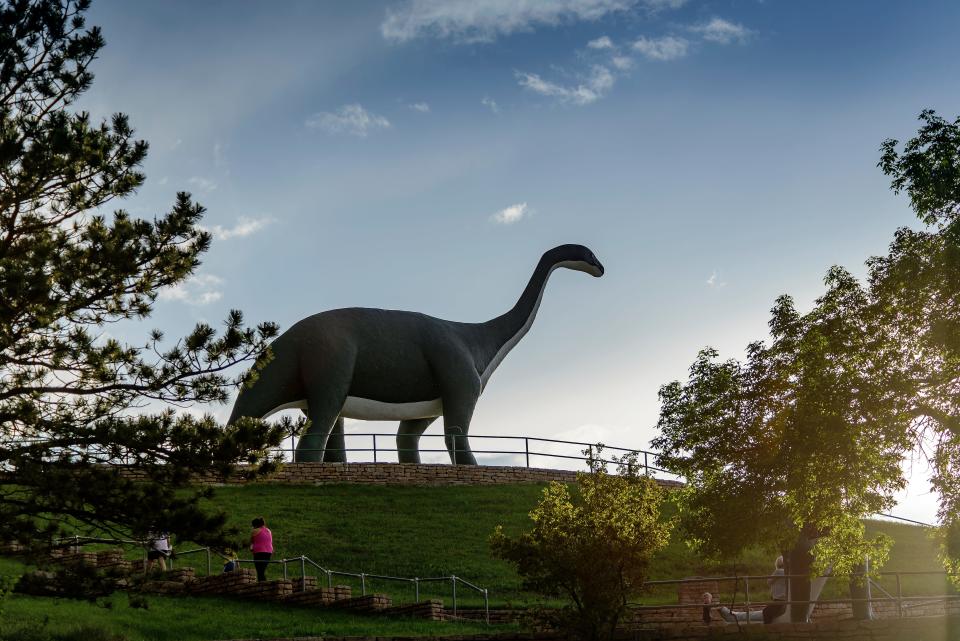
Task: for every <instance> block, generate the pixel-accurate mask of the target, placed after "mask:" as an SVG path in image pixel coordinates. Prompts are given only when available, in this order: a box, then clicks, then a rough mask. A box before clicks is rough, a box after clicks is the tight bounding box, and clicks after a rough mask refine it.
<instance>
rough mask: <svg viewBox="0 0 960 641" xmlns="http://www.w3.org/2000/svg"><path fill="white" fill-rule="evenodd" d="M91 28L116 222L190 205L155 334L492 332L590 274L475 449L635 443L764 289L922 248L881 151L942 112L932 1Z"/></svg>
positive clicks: (458, 4)
mask: <svg viewBox="0 0 960 641" xmlns="http://www.w3.org/2000/svg"><path fill="white" fill-rule="evenodd" d="M89 20H90V23H91V24H98V25H100V26H101V27H102V28H103V31H104V36H105V38H106V41H107V46H106V48H105V49H104V50H103V51H102V53H101V56H100V60H99V61H98V62H97V63H96V66H95V69H94V71H95V73H96V74H97V79H96V81H95V82H94V85H93V88H92V89H91V90H90V91H89V92H88V94H87V95H86V96H85V97H84V98H83V100H82V102H81V104H80V107H82V108H84V109H88V110H90V111H91V112H92V113H93V114H94V115H96V116H106V115H109V114H110V113H112V112H114V111H122V112H124V113H127V114H128V115H129V116H130V118H131V121H132V123H133V125H134V126H135V127H136V128H137V130H138V135H140V136H142V137H143V138H145V139H146V140H148V141H149V142H150V144H151V151H150V156H149V158H148V160H147V162H146V165H145V170H146V173H147V175H148V181H147V184H146V185H145V186H144V187H143V188H142V189H141V191H140V193H139V194H138V195H136V196H135V197H134V198H132V199H130V200H129V201H128V202H127V203H125V207H126V208H127V209H128V210H129V211H130V212H132V213H134V214H136V215H140V216H152V215H155V214H157V213H159V212H163V211H165V210H167V209H168V208H169V207H170V205H171V204H172V202H173V199H174V195H175V193H176V192H177V191H179V190H187V191H191V192H192V193H193V194H194V196H195V197H196V198H197V199H198V200H199V201H200V202H201V203H203V204H204V205H205V206H206V207H207V208H208V210H209V211H208V214H207V217H206V222H205V225H206V226H207V227H208V228H209V229H211V230H212V231H213V232H214V234H215V236H216V241H215V243H214V246H213V249H212V250H211V251H210V252H209V254H208V255H207V257H206V259H205V261H204V264H203V265H202V267H201V268H200V269H199V270H198V272H197V276H196V278H195V280H194V281H192V282H191V283H189V284H188V285H187V286H185V287H183V288H180V289H177V290H175V291H170V292H166V293H165V294H164V296H163V298H162V300H161V301H160V303H159V304H158V307H157V311H156V314H155V315H154V317H153V318H152V319H151V320H152V323H151V326H158V327H161V328H163V329H164V330H166V331H167V334H168V335H169V336H174V335H176V334H177V332H181V333H182V332H184V331H187V330H188V329H189V326H191V325H192V323H194V322H196V321H198V320H205V321H208V322H214V323H215V322H218V321H219V319H221V318H223V316H224V314H225V312H226V310H228V309H230V308H239V309H242V310H244V312H245V313H246V314H247V317H248V319H249V320H251V321H259V320H268V319H269V320H274V321H277V322H279V323H280V324H281V325H282V326H283V327H284V328H286V327H289V326H290V325H291V324H292V323H294V322H295V321H297V320H299V319H300V318H303V317H304V316H307V315H310V314H313V313H316V312H318V311H322V310H325V309H331V308H337V307H346V306H369V307H386V308H399V309H410V310H416V311H422V312H425V313H428V314H432V315H435V316H439V317H441V318H448V319H454V320H464V321H477V320H485V319H487V318H490V317H493V316H495V315H497V314H499V313H501V312H502V311H504V310H505V309H507V308H509V307H510V306H511V305H512V304H513V302H514V300H515V299H516V297H517V296H518V295H519V293H520V291H521V290H522V288H523V286H524V284H525V283H526V280H527V278H528V277H529V275H530V272H531V270H532V268H533V266H534V265H535V263H536V261H537V260H538V258H539V256H540V254H541V253H542V252H543V251H545V250H546V249H549V248H550V247H552V246H554V245H557V244H560V243H567V242H575V243H582V244H585V245H587V246H589V247H590V248H591V249H592V250H593V251H594V252H595V253H596V254H597V256H598V257H599V258H600V260H601V261H603V263H604V265H605V267H606V269H607V272H606V275H605V276H604V277H603V278H601V279H592V278H589V277H587V276H585V275H584V274H581V273H576V272H569V271H561V272H555V273H554V276H553V278H552V280H551V282H550V285H549V286H548V288H547V292H546V295H545V297H544V303H543V306H542V307H541V310H540V313H539V315H538V317H537V321H536V324H535V325H534V327H533V329H532V331H531V332H530V333H529V334H528V335H527V337H526V338H525V339H524V340H523V341H522V342H521V343H520V345H519V346H518V347H517V348H516V349H515V350H514V351H513V352H512V353H511V354H510V356H509V357H508V358H507V360H506V361H505V362H504V364H503V365H502V366H501V367H500V369H499V370H498V371H497V373H496V374H495V375H494V377H493V378H492V379H491V382H490V385H489V386H488V387H487V390H486V392H485V393H484V396H483V397H482V398H481V400H480V403H479V405H478V408H477V412H476V414H475V416H474V421H473V424H472V427H471V433H473V434H523V435H533V436H543V437H551V438H569V439H576V440H584V441H591V442H595V441H598V440H602V441H604V442H606V443H609V444H612V445H622V446H630V447H644V446H646V445H647V443H648V441H649V439H650V438H651V437H652V436H653V434H654V425H655V423H656V418H657V412H658V403H657V389H658V388H659V386H660V385H661V384H663V383H666V382H668V381H670V380H673V379H676V378H681V377H683V376H684V375H685V372H686V368H687V367H688V366H689V364H690V362H691V361H692V359H693V357H694V356H695V354H696V352H697V350H698V349H700V348H701V347H704V346H706V345H711V346H715V347H717V348H718V349H720V350H721V353H722V354H724V355H725V356H739V355H741V354H742V350H743V348H744V346H745V345H746V344H747V343H748V342H750V341H752V340H755V339H758V338H761V337H763V336H765V335H766V322H767V318H768V310H769V309H770V307H771V306H772V304H773V301H774V298H775V297H776V296H777V295H779V294H781V293H789V294H792V295H793V296H794V297H795V298H796V299H797V301H798V302H799V304H800V306H801V307H806V306H808V305H809V304H810V302H811V301H812V300H813V298H815V297H816V295H817V294H818V293H819V292H820V291H821V288H822V282H821V281H822V277H823V275H824V274H825V272H826V270H827V268H828V267H829V266H830V265H831V264H842V265H844V266H847V267H848V268H851V269H853V270H854V271H855V272H857V273H862V272H863V269H862V265H863V261H864V260H865V259H866V258H867V257H868V256H870V255H871V254H876V253H880V252H883V251H884V249H885V247H886V245H887V243H888V242H889V241H890V239H891V237H892V232H893V230H894V229H896V227H898V226H901V225H913V224H915V223H914V219H913V217H912V214H911V212H910V211H909V209H908V207H907V203H906V200H905V199H903V198H901V197H896V196H894V195H892V194H891V193H890V191H889V189H888V182H887V180H886V179H885V177H884V176H883V175H882V174H881V173H880V171H879V170H878V169H876V167H875V165H876V162H877V158H878V147H879V145H880V143H881V142H882V141H883V140H884V139H885V138H887V137H891V136H892V137H898V138H901V139H902V138H904V137H906V136H909V135H910V134H911V133H912V132H913V131H915V130H916V126H917V125H916V116H917V114H918V113H919V112H920V110H921V109H924V108H928V107H929V108H934V109H936V110H938V111H939V112H941V113H942V114H943V115H944V116H948V117H952V116H955V115H956V114H958V113H960V86H958V84H957V83H956V82H955V79H956V78H957V77H960V56H958V55H957V45H956V33H955V26H956V25H957V24H958V21H960V5H958V4H957V3H955V2H948V1H942V2H938V1H924V2H893V1H883V0H873V1H868V0H864V1H859V2H858V1H852V0H851V1H844V2H834V1H823V2H815V1H809V2H796V1H792V2H788V1H786V0H766V1H765V2H762V1H759V0H540V1H539V2H516V1H508V0H448V1H446V2H441V1H439V0H429V1H427V0H414V1H410V0H400V1H397V2H356V3H354V2H351V3H346V2H344V3H321V2H284V3H258V2H229V3H228V2H206V3H188V2H176V1H169V2H150V3H146V2H138V3H130V2H122V1H120V0H99V1H98V2H96V3H95V4H94V7H93V8H92V10H91V11H90V13H89ZM142 330H143V328H142V327H136V328H130V329H129V331H130V336H129V337H130V338H134V337H136V336H139V335H141V334H143V331H142ZM214 410H215V411H216V412H217V413H218V415H220V416H222V417H223V416H225V415H226V414H227V413H228V411H229V408H214ZM348 427H349V429H351V430H353V431H379V432H387V433H390V432H393V431H395V427H394V426H392V425H389V424H351V425H349V426H348ZM428 433H429V434H440V433H441V428H440V426H439V424H437V425H435V426H434V427H432V428H431V429H430V431H429V432H428ZM475 447H479V446H478V444H477V443H475ZM917 476H918V477H919V476H922V474H919V473H918V475H917ZM923 485H924V484H923V482H917V483H914V488H913V492H914V493H915V494H916V493H922V492H924V491H925V489H924V488H923ZM899 513H901V514H904V515H905V516H915V517H917V516H919V517H922V518H924V519H926V520H929V519H931V518H932V509H931V501H930V500H929V497H927V498H923V497H920V498H913V499H911V500H910V501H908V502H906V503H905V504H904V505H901V509H900V510H899Z"/></svg>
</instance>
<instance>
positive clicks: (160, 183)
mask: <svg viewBox="0 0 960 641" xmlns="http://www.w3.org/2000/svg"><path fill="white" fill-rule="evenodd" d="M168 182H170V178H169V177H167V176H164V177H163V178H161V179H160V180H158V181H157V184H158V185H161V186H162V185H166V184H167V183H168Z"/></svg>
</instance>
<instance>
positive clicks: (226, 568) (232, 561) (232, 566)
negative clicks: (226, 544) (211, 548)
mask: <svg viewBox="0 0 960 641" xmlns="http://www.w3.org/2000/svg"><path fill="white" fill-rule="evenodd" d="M238 569H240V560H239V559H238V558H237V553H236V552H234V551H233V550H231V549H230V548H227V550H226V551H225V552H224V560H223V573H224V574H226V573H227V572H233V571H234V570H238Z"/></svg>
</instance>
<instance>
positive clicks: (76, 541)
mask: <svg viewBox="0 0 960 641" xmlns="http://www.w3.org/2000/svg"><path fill="white" fill-rule="evenodd" d="M87 543H108V544H112V545H117V544H123V545H136V546H138V547H142V546H145V544H146V543H147V541H135V540H130V539H108V538H97V537H82V536H79V535H74V536H72V537H67V538H63V539H55V545H64V544H67V545H74V546H80V545H85V544H87ZM200 552H204V553H205V554H206V558H207V576H211V575H212V567H211V555H212V554H216V555H218V556H220V557H221V558H223V559H227V558H228V557H226V556H224V555H223V554H221V553H220V552H218V551H216V550H214V549H213V548H210V547H199V548H194V549H191V550H185V551H183V552H174V554H173V555H171V557H170V559H171V561H170V568H171V569H173V559H174V558H175V557H182V556H187V555H189V554H197V553H200ZM231 560H232V561H233V562H234V563H236V564H237V565H238V566H239V565H240V564H242V563H250V564H255V563H276V564H280V565H282V566H283V578H284V579H285V580H286V579H287V577H288V571H287V565H288V564H289V563H292V562H296V563H299V564H300V580H301V581H304V579H305V577H306V564H308V563H309V564H310V565H312V566H314V567H315V568H317V569H318V570H320V571H321V572H323V573H324V574H325V575H326V577H327V587H329V588H332V587H333V577H334V576H345V577H352V578H356V579H360V594H361V596H366V594H367V581H366V580H367V579H373V580H377V581H394V582H403V583H412V584H413V586H414V593H415V596H414V599H415V601H417V602H419V601H420V584H421V583H436V582H447V581H449V582H450V585H451V595H452V601H453V616H457V583H458V582H459V583H460V584H462V585H465V586H466V587H468V588H470V589H472V590H474V591H476V592H477V593H479V594H480V595H482V596H483V609H484V617H485V620H486V622H487V623H488V624H489V623H490V592H489V590H488V589H487V588H481V587H479V586H477V585H474V584H473V583H471V582H470V581H467V580H465V579H463V578H461V577H458V576H456V575H455V574H451V575H450V576H437V577H425V578H420V577H413V578H409V577H399V576H390V575H387V574H371V573H367V572H360V573H356V572H344V571H342V570H331V569H329V568H325V567H323V566H322V565H320V564H319V563H317V562H316V561H314V560H313V559H311V558H310V557H308V556H304V555H301V556H297V557H292V558H283V559H270V560H266V561H256V560H255V559H240V558H234V559H231Z"/></svg>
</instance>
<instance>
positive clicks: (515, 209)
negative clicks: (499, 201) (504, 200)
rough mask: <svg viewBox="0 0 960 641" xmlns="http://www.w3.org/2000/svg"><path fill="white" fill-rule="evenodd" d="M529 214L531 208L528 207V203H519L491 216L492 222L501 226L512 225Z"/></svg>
mask: <svg viewBox="0 0 960 641" xmlns="http://www.w3.org/2000/svg"><path fill="white" fill-rule="evenodd" d="M529 213H530V208H529V207H527V203H517V204H516V205H510V206H509V207H505V208H503V209H501V210H500V211H498V212H497V213H495V214H493V215H492V216H490V220H492V221H493V222H495V223H500V224H501V225H512V224H513V223H515V222H517V221H519V220H520V219H521V218H523V217H524V216H526V215H527V214H529Z"/></svg>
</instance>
